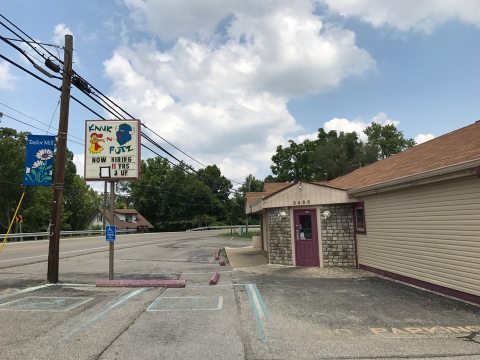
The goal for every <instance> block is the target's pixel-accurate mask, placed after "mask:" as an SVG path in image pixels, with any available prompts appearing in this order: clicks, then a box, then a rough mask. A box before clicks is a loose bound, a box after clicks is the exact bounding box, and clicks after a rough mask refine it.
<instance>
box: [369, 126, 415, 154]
mask: <svg viewBox="0 0 480 360" xmlns="http://www.w3.org/2000/svg"><path fill="white" fill-rule="evenodd" d="M363 132H364V133H365V135H367V136H368V144H370V145H374V146H376V147H377V149H378V157H379V159H385V158H387V157H389V156H392V155H393V154H396V153H399V152H401V151H403V150H406V149H408V148H411V147H412V146H415V140H413V139H406V138H405V137H404V136H403V132H401V131H400V130H398V129H397V128H396V127H395V125H393V124H388V125H383V126H382V125H380V124H377V123H372V124H371V125H370V126H369V127H367V128H366V129H365V130H364V131H363Z"/></svg>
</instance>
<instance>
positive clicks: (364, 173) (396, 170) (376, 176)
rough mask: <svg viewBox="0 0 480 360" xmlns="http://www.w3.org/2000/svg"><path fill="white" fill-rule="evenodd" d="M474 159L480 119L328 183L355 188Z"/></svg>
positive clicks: (479, 149)
mask: <svg viewBox="0 0 480 360" xmlns="http://www.w3.org/2000/svg"><path fill="white" fill-rule="evenodd" d="M476 160H478V164H477V165H480V121H477V122H476V123H474V124H472V125H469V126H466V127H463V128H461V129H458V130H455V131H452V132H450V133H447V134H445V135H442V136H439V137H437V138H435V139H433V140H430V141H427V142H425V143H423V144H419V145H416V146H414V147H412V148H410V149H408V150H405V151H403V152H401V153H398V154H395V155H393V156H390V157H388V158H386V159H383V160H380V161H377V162H375V163H373V164H370V165H368V166H365V167H362V168H359V169H357V170H355V171H352V172H351V173H349V174H347V175H344V176H341V177H338V178H336V179H334V180H331V181H329V182H328V185H331V186H335V187H339V188H344V189H349V190H352V189H358V188H363V187H366V186H373V185H376V184H381V183H385V182H389V181H392V180H396V179H401V178H408V177H410V176H413V175H417V174H422V173H427V172H431V171H434V170H437V169H441V168H448V167H450V166H454V165H459V164H462V163H466V164H468V163H470V162H475V161H476Z"/></svg>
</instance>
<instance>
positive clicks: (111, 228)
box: [105, 225, 117, 241]
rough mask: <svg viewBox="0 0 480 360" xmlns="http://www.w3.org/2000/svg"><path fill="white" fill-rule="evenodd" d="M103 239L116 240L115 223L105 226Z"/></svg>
mask: <svg viewBox="0 0 480 360" xmlns="http://www.w3.org/2000/svg"><path fill="white" fill-rule="evenodd" d="M105 240H107V241H115V240H117V227H116V226H115V225H107V226H105Z"/></svg>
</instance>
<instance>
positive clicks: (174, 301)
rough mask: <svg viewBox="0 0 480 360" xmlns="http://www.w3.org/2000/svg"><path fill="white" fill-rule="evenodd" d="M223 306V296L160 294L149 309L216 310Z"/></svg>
mask: <svg viewBox="0 0 480 360" xmlns="http://www.w3.org/2000/svg"><path fill="white" fill-rule="evenodd" d="M222 308H223V296H210V297H207V296H182V297H178V296H176V297H173V296H172V297H163V296H159V297H157V298H156V299H155V301H154V302H153V303H151V304H150V306H149V307H148V308H147V311H216V310H222Z"/></svg>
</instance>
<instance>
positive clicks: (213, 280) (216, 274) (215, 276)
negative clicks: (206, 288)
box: [209, 271, 220, 285]
mask: <svg viewBox="0 0 480 360" xmlns="http://www.w3.org/2000/svg"><path fill="white" fill-rule="evenodd" d="M219 277H220V273H219V272H218V271H215V272H214V273H213V275H212V278H211V279H210V283H209V285H217V282H218V278H219Z"/></svg>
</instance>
